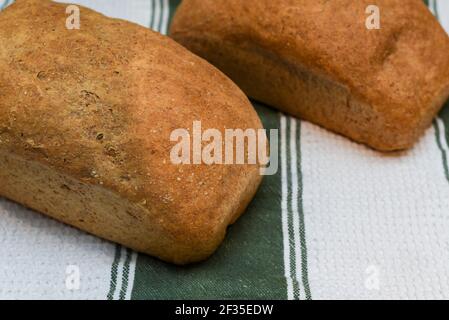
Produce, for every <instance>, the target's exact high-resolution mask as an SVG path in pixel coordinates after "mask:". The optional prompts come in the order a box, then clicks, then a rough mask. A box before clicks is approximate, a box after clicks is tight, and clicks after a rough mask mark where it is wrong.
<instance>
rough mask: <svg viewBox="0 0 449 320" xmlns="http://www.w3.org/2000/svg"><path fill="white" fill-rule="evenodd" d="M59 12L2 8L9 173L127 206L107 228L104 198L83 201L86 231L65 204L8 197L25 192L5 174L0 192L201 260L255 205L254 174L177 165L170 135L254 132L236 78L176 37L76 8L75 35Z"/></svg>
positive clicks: (33, 0)
mask: <svg viewBox="0 0 449 320" xmlns="http://www.w3.org/2000/svg"><path fill="white" fill-rule="evenodd" d="M65 8H66V6H65V5H62V4H57V3H53V2H50V1H37V0H19V1H18V2H17V3H15V4H13V5H11V6H10V7H8V8H7V9H6V10H5V11H4V12H2V13H0V44H1V45H0V151H1V152H2V154H3V155H4V157H7V158H14V157H16V158H17V159H18V160H17V161H18V163H23V165H22V166H21V167H17V168H14V170H15V171H16V172H22V173H23V172H26V168H27V166H30V167H33V168H34V167H39V168H42V169H41V170H42V171H46V170H48V172H53V171H54V172H55V174H56V173H58V174H60V175H62V177H61V179H62V180H61V181H63V180H67V181H72V182H73V183H75V182H76V183H79V184H80V186H79V188H80V190H81V191H82V192H81V191H80V194H82V193H83V192H92V193H93V194H98V195H100V194H105V193H106V194H107V193H111V194H114V197H116V198H121V199H123V202H124V203H125V202H129V206H130V207H131V208H134V209H132V210H131V211H132V212H128V213H126V212H124V211H123V210H122V211H120V210H118V218H114V219H110V220H111V221H110V222H109V225H108V222H107V221H108V219H107V216H105V215H107V212H106V211H104V212H102V213H98V212H94V210H92V208H95V207H98V205H100V206H101V201H102V200H99V199H98V200H96V199H95V198H92V197H90V198H89V197H85V198H83V197H81V198H79V199H81V201H82V200H83V199H84V201H86V203H85V204H84V205H85V207H86V208H90V209H89V210H87V211H88V212H89V213H88V214H89V215H90V216H89V217H86V218H85V219H82V220H83V221H84V224H83V223H80V222H79V221H78V219H76V216H73V215H72V216H70V213H67V212H64V209H65V208H68V207H69V206H68V205H67V206H65V205H64V203H58V202H57V201H56V204H53V205H51V206H50V205H46V203H45V202H46V201H49V199H48V197H43V198H42V199H40V200H39V201H38V200H36V199H34V200H33V197H31V198H27V197H26V196H25V195H24V194H22V195H21V194H17V193H11V192H8V190H12V184H16V185H22V186H23V185H26V180H25V181H24V180H23V179H24V177H23V176H14V175H12V174H11V173H10V172H8V167H3V172H0V174H1V175H3V176H5V177H6V176H7V177H8V179H9V180H8V181H10V183H11V187H10V188H9V189H8V186H3V187H2V188H1V189H0V192H1V193H2V194H3V195H5V196H8V197H9V198H11V199H13V200H16V201H19V202H22V203H25V204H26V205H28V206H30V207H33V208H35V209H37V210H40V211H45V213H47V214H49V215H50V216H52V217H54V218H56V219H59V220H62V221H64V222H67V223H70V224H72V225H74V226H77V227H79V228H81V229H83V230H87V231H89V232H93V233H95V234H97V235H100V236H102V237H104V238H107V239H110V240H113V241H118V242H121V243H122V244H125V245H127V246H130V247H132V248H133V249H136V250H139V251H142V252H146V253H149V254H152V255H156V256H158V257H160V258H162V259H164V260H167V261H171V262H175V263H181V264H183V263H189V262H194V261H198V260H201V259H204V258H206V257H207V256H209V255H210V254H211V253H212V252H213V251H214V250H215V249H216V248H217V246H218V245H219V244H220V242H221V241H222V239H223V237H224V234H225V231H226V227H227V226H228V224H229V223H231V222H232V220H233V219H234V218H235V216H238V215H239V214H241V213H242V212H243V210H244V208H245V207H246V205H247V204H248V202H249V201H250V200H251V199H252V197H253V195H254V193H255V192H256V189H257V187H258V185H259V183H260V180H261V177H260V175H259V168H258V166H256V165H211V166H207V165H184V166H181V165H174V164H172V163H171V162H170V149H171V148H172V147H173V142H170V133H171V132H172V130H174V129H178V128H186V129H188V128H192V123H193V121H196V120H200V121H201V122H202V127H203V129H208V128H216V129H219V130H220V131H222V132H224V130H225V128H242V129H246V128H254V129H258V128H261V123H260V120H259V118H258V117H257V114H256V113H255V111H254V109H253V108H252V106H251V105H250V103H249V101H248V99H247V98H246V96H245V95H244V94H243V93H242V92H241V91H240V90H239V89H238V87H237V86H236V85H234V84H233V83H232V81H230V80H229V79H228V78H227V77H226V76H224V75H223V74H222V73H221V72H220V71H218V70H217V69H215V68H214V67H212V66H211V65H210V64H208V63H207V62H206V61H204V60H202V59H200V58H198V57H197V56H195V55H193V54H192V53H190V52H188V51H187V50H185V49H184V48H183V47H181V46H180V45H178V44H177V43H175V42H174V41H173V40H171V39H169V38H167V37H164V36H162V35H160V34H158V33H155V32H152V31H150V30H148V29H146V28H143V27H140V26H137V25H135V24H132V23H129V22H125V21H122V20H118V19H110V18H106V17H104V16H103V15H100V14H98V13H96V12H94V11H91V10H89V9H86V8H83V7H80V8H81V29H80V30H67V29H66V27H65V22H66V18H67V15H66V13H65ZM19 160H20V161H19ZM9 168H10V169H11V170H12V168H13V167H12V166H10V167H9ZM48 175H49V174H48ZM48 175H47V176H48ZM28 179H29V185H30V188H31V186H35V187H34V188H35V189H33V190H39V188H42V187H45V182H42V179H41V180H38V179H37V177H35V176H34V175H32V176H30V177H28ZM5 188H6V189H5ZM18 190H20V188H18ZM64 190H66V189H64ZM89 190H90V191H89ZM95 190H96V191H95ZM100 198H101V197H100ZM105 199H107V197H105ZM72 201H76V198H73V199H72ZM92 201H100V204H98V203H92ZM106 207H107V205H106V204H105V205H104V208H106ZM45 209H48V210H45ZM133 210H134V211H133ZM65 211H67V210H65ZM67 214H69V216H67ZM74 214H75V213H74ZM95 214H100V215H102V216H101V217H95ZM130 215H131V216H132V215H134V216H137V217H138V218H137V222H138V224H139V225H140V226H139V230H141V232H139V233H138V237H137V238H136V235H135V234H133V229H132V228H133V226H134V227H136V223H137V222H134V223H131V222H130V223H129V224H126V225H128V226H129V228H128V229H127V228H123V223H125V222H127V221H128V222H129V221H130V220H129V219H130V217H129V216H130ZM97 218H98V219H97ZM85 221H91V222H90V223H89V225H88V226H86V224H85ZM121 221H122V222H121ZM120 223H122V225H121V224H120ZM102 230H106V231H104V232H103V231H102ZM114 230H115V231H114ZM145 232H147V233H148V234H150V233H152V235H148V237H145ZM119 233H120V234H119ZM123 233H124V234H123ZM155 235H157V237H156V236H155ZM157 238H159V239H157Z"/></svg>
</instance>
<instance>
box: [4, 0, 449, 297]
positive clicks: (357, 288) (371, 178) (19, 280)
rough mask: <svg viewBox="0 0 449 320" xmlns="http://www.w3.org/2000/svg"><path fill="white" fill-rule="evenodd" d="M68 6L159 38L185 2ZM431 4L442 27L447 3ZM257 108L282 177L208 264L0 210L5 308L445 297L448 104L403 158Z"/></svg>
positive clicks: (82, 0) (448, 292)
mask: <svg viewBox="0 0 449 320" xmlns="http://www.w3.org/2000/svg"><path fill="white" fill-rule="evenodd" d="M354 1H356V0H354ZM397 1H399V0H397ZM10 2H12V1H10V0H0V8H1V7H2V6H6V5H9V4H10ZM60 2H62V1H60ZM63 2H68V1H63ZM72 2H75V3H78V4H82V5H85V6H87V7H90V8H92V9H95V10H97V11H100V12H102V13H104V14H106V15H108V16H111V17H117V18H123V19H127V20H130V21H133V22H136V23H138V24H140V25H142V26H145V27H151V28H153V29H155V30H157V31H160V32H162V33H164V34H165V33H167V30H168V26H169V22H170V19H171V17H172V16H173V11H174V9H175V7H176V6H177V5H178V4H179V2H180V1H175V0H170V1H169V0H129V1H122V0H78V1H72ZM427 4H428V5H429V8H430V9H431V10H432V12H433V13H434V14H435V15H436V16H437V17H438V18H439V19H440V21H441V23H442V25H443V26H444V27H445V28H446V30H449V1H447V0H430V1H427ZM205 18H206V17H205ZM448 54H449V53H448ZM255 107H256V109H257V111H258V112H259V114H260V116H261V118H262V120H263V122H264V125H265V126H266V127H267V128H277V129H279V130H280V171H279V173H278V174H277V175H275V176H272V177H266V179H265V181H264V183H263V185H262V187H261V190H260V191H259V193H258V195H257V196H256V198H255V199H254V201H253V203H252V204H251V206H250V207H249V208H248V212H247V213H246V214H245V215H244V216H243V217H242V218H241V219H240V220H239V222H238V223H237V224H236V225H235V226H233V227H232V228H230V231H229V234H228V237H227V238H226V240H225V242H224V244H223V246H222V247H221V248H220V249H219V251H218V252H217V253H216V254H215V255H214V256H213V257H212V258H211V259H209V260H208V261H206V262H204V263H202V264H199V265H197V266H193V267H187V268H181V267H174V266H171V265H168V264H165V263H162V262H160V261H158V260H156V259H152V258H150V257H148V256H145V255H141V254H139V255H138V254H137V253H135V252H132V251H131V250H129V249H126V248H123V247H121V246H119V245H116V244H112V243H110V242H107V241H103V240H101V239H98V238H97V237H94V236H91V235H88V234H86V233H84V232H82V231H78V230H76V229H74V228H71V227H69V226H66V225H64V224H62V223H59V222H56V221H54V220H52V219H49V218H47V217H45V216H43V215H41V214H39V213H36V212H33V211H31V210H28V209H26V208H23V207H22V206H20V205H18V204H15V203H12V202H10V201H8V200H5V199H0V298H2V299H22V298H31V299H80V298H84V299H161V298H174V299H177V298H179V299H186V298H209V299H214V298H254V299H255V298H271V299H449V263H448V261H449V169H448V163H447V162H448V159H449V158H448V157H449V146H448V142H447V141H448V139H447V138H448V136H449V134H448V132H449V106H447V107H446V108H444V109H443V111H442V112H441V114H440V115H439V117H438V118H437V119H436V121H435V123H434V125H433V126H432V127H431V128H429V130H428V131H427V132H426V134H425V135H424V137H423V138H422V139H421V140H420V141H419V143H418V144H417V145H416V146H415V147H414V148H413V149H412V150H410V151H406V152H403V153H398V154H381V153H378V152H375V151H373V150H370V149H368V148H366V147H364V146H362V145H359V144H356V143H353V142H351V141H349V140H348V139H346V138H344V137H341V136H338V135H336V134H333V133H331V132H328V131H326V130H323V129H321V128H319V127H317V126H315V125H312V124H310V123H308V122H304V121H300V120H297V119H295V118H292V117H288V116H285V115H283V114H279V113H278V112H276V111H274V110H272V109H269V108H266V107H264V106H261V105H259V104H257V103H255ZM0 183H1V181H0Z"/></svg>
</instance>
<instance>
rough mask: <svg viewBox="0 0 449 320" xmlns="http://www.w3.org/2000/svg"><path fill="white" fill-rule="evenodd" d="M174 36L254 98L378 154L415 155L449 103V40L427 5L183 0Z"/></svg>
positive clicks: (410, 1)
mask: <svg viewBox="0 0 449 320" xmlns="http://www.w3.org/2000/svg"><path fill="white" fill-rule="evenodd" d="M368 5H377V6H378V7H379V8H380V13H381V29H380V30H368V29H367V28H366V26H365V21H366V18H367V14H366V13H365V10H366V7H367V6H368ZM171 36H172V37H173V38H174V39H175V40H176V41H178V42H180V43H181V44H182V45H184V46H186V47H187V48H189V49H190V50H192V51H193V52H195V53H197V54H199V55H200V56H202V57H204V58H206V59H207V60H209V61H210V62H212V63H213V64H214V65H216V66H217V67H218V68H219V69H221V70H222V71H224V72H225V73H226V74H228V75H229V76H230V77H231V79H233V80H234V81H235V82H236V83H237V84H238V85H239V86H240V87H241V88H242V89H243V90H244V91H245V92H246V93H247V94H248V95H250V96H251V97H253V98H255V99H258V100H261V101H263V102H265V103H268V104H271V105H273V106H275V107H277V108H279V109H281V110H283V111H286V112H288V113H291V114H293V115H296V116H300V117H303V118H305V119H307V120H310V121H312V122H315V123H317V124H319V125H322V126H324V127H326V128H329V129H331V130H334V131H336V132H339V133H342V134H344V135H346V136H348V137H350V138H352V139H354V140H356V141H358V142H362V143H365V144H367V145H369V146H371V147H373V148H376V149H379V150H397V149H404V148H408V147H410V146H411V145H412V144H413V143H414V142H415V141H416V140H417V139H418V137H419V136H420V135H421V134H422V132H423V131H424V130H425V129H426V128H427V127H428V126H429V125H430V123H431V121H432V119H433V117H434V116H435V114H436V113H437V111H438V110H439V109H440V108H441V106H442V104H443V103H444V102H445V100H446V99H447V97H448V96H449V55H448V54H447V52H449V38H448V36H447V34H446V33H445V32H444V30H443V29H442V27H441V26H440V25H439V24H438V22H437V21H436V19H435V18H434V17H433V16H432V14H431V13H430V12H429V11H428V10H427V8H426V7H425V5H424V4H423V3H422V1H421V0H376V1H371V0H361V1H352V0H333V1H326V0H317V1H309V0H279V1H270V0H247V1H240V0H184V1H183V2H182V4H181V6H180V7H179V9H178V11H177V13H176V16H175V19H174V23H173V24H172V27H171Z"/></svg>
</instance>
